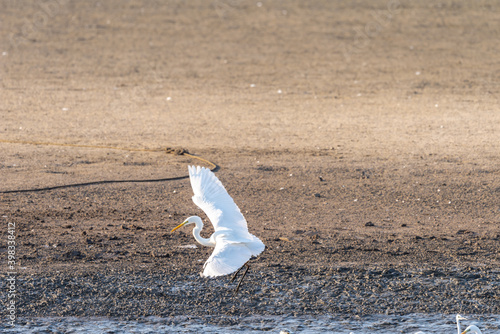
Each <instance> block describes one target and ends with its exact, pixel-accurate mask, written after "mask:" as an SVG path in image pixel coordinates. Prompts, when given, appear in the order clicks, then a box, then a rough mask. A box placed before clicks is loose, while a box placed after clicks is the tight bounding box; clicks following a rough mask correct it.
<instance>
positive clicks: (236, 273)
mask: <svg viewBox="0 0 500 334" xmlns="http://www.w3.org/2000/svg"><path fill="white" fill-rule="evenodd" d="M247 263H248V262H247ZM246 265H247V264H246V263H245V264H244V265H242V266H241V268H240V269H238V270H237V271H236V272H235V273H234V275H233V278H231V281H230V282H229V283H233V281H234V279H235V278H236V276H238V273H239V272H240V271H241V269H243V267H244V266H246Z"/></svg>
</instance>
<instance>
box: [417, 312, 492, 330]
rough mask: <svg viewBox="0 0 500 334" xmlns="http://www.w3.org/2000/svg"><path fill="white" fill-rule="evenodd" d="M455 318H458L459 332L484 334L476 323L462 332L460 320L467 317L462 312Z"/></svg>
mask: <svg viewBox="0 0 500 334" xmlns="http://www.w3.org/2000/svg"><path fill="white" fill-rule="evenodd" d="M455 319H456V320H457V332H458V334H464V333H471V334H472V333H475V334H482V333H481V331H480V330H479V328H477V327H476V326H474V325H471V326H469V327H467V328H466V329H465V331H464V332H462V329H461V327H460V320H467V318H466V317H462V316H461V315H460V314H457V316H456V317H455ZM475 331H477V332H475ZM415 334H425V333H424V332H416V333H415Z"/></svg>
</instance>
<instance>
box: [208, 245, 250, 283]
mask: <svg viewBox="0 0 500 334" xmlns="http://www.w3.org/2000/svg"><path fill="white" fill-rule="evenodd" d="M251 257H252V252H251V251H250V249H249V248H248V247H247V246H246V245H245V244H243V243H229V242H226V241H225V240H221V239H219V240H218V241H217V244H216V245H215V248H214V251H213V253H212V255H210V257H209V258H208V260H207V262H205V265H204V268H205V269H204V270H203V276H205V277H215V276H221V275H229V274H231V273H234V272H235V271H236V270H238V269H240V268H241V267H242V266H243V265H244V264H245V263H247V261H248V260H250V258H251Z"/></svg>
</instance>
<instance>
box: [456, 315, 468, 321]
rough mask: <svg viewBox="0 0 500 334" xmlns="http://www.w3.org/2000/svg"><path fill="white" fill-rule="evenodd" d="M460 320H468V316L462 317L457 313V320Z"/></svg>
mask: <svg viewBox="0 0 500 334" xmlns="http://www.w3.org/2000/svg"><path fill="white" fill-rule="evenodd" d="M458 320H467V318H466V317H462V316H461V315H460V314H457V321H458Z"/></svg>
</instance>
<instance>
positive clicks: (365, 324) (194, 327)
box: [0, 314, 500, 334]
mask: <svg viewBox="0 0 500 334" xmlns="http://www.w3.org/2000/svg"><path fill="white" fill-rule="evenodd" d="M467 317H468V319H470V320H465V321H462V330H463V329H465V327H466V326H468V325H471V324H475V325H477V326H478V327H479V328H480V329H481V330H482V331H483V333H485V334H488V333H500V315H486V316H485V315H481V316H473V315H467ZM226 319H229V320H230V321H229V323H232V324H230V325H227V326H226V325H225V326H221V325H212V324H210V323H213V322H214V320H215V319H193V318H190V317H187V316H184V317H174V318H155V317H151V318H144V319H140V320H134V321H130V320H120V319H107V318H25V319H19V320H18V321H17V324H16V326H15V327H14V328H10V327H4V326H5V324H2V325H0V329H2V332H8V333H261V332H269V333H279V332H280V331H285V330H287V331H289V332H290V333H346V334H349V333H355V334H362V333H370V334H373V333H415V332H417V331H424V332H425V333H440V334H446V333H456V332H457V327H456V324H455V315H428V314H413V315H405V316H398V315H387V316H384V315H372V316H365V317H355V316H352V317H349V316H345V315H342V316H338V317H333V316H321V317H307V316H303V317H292V316H279V317H278V316H275V317H273V316H250V317H244V318H237V317H234V318H231V317H229V318H227V317H226Z"/></svg>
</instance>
